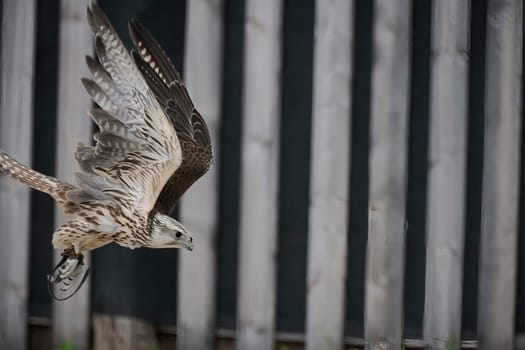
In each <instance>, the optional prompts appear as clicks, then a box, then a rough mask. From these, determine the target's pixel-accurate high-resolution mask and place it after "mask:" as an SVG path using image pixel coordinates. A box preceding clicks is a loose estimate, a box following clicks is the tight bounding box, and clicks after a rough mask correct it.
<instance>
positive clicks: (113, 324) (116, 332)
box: [93, 314, 157, 350]
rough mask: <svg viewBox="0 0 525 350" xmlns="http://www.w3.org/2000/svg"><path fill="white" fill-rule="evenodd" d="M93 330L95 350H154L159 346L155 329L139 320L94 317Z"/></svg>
mask: <svg viewBox="0 0 525 350" xmlns="http://www.w3.org/2000/svg"><path fill="white" fill-rule="evenodd" d="M93 330H94V334H93V338H94V344H93V345H94V346H93V348H94V349H95V350H113V349H119V350H128V349H129V350H132V349H133V350H152V349H155V348H156V346H157V335H156V332H155V327H153V325H152V324H151V323H149V322H146V321H144V320H141V319H138V318H133V317H127V316H113V315H100V314H98V315H94V316H93Z"/></svg>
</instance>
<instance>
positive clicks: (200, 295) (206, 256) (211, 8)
mask: <svg viewBox="0 0 525 350" xmlns="http://www.w3.org/2000/svg"><path fill="white" fill-rule="evenodd" d="M222 5H223V4H222V0H216V1H205V0H196V1H190V2H188V4H187V16H186V23H187V29H186V40H185V42H186V48H185V63H184V67H185V74H184V79H185V82H186V85H187V87H188V90H189V93H190V95H191V96H192V98H193V102H194V103H195V105H196V106H197V108H198V109H199V111H200V112H201V113H202V115H203V116H204V118H205V119H206V122H207V124H208V128H209V130H210V133H211V137H212V142H213V153H214V163H213V166H212V168H211V169H210V170H209V171H208V173H207V174H205V175H204V177H202V178H201V179H200V180H198V181H197V183H195V185H193V186H192V187H191V188H190V189H189V191H188V193H186V194H185V195H184V197H183V199H182V205H181V211H180V217H181V221H182V222H183V223H184V225H186V227H187V228H188V229H189V230H190V232H192V234H193V236H194V239H195V251H193V252H191V253H190V252H187V251H181V252H180V253H179V258H180V260H179V275H178V280H179V282H178V286H179V289H178V303H177V311H178V320H177V323H178V327H177V349H203V350H205V349H210V350H211V349H212V348H214V344H215V318H216V317H215V298H216V294H215V291H216V245H215V240H216V238H215V237H216V233H217V212H218V209H217V208H218V166H219V158H218V157H219V152H220V150H219V148H218V146H219V129H220V117H221V115H220V113H221V98H222V95H221V87H222V69H221V67H222V63H221V62H222V9H223V6H222Z"/></svg>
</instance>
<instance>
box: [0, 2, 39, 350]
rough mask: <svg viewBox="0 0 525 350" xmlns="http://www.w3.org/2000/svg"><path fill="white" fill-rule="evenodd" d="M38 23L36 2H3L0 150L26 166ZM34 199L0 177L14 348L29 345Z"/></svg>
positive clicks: (5, 321) (5, 288)
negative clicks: (31, 217)
mask: <svg viewBox="0 0 525 350" xmlns="http://www.w3.org/2000/svg"><path fill="white" fill-rule="evenodd" d="M35 25H36V2H35V1H33V0H28V1H17V0H4V1H3V4H2V56H1V59H2V61H1V66H2V68H1V69H2V71H1V74H2V95H1V106H0V148H3V149H4V150H5V151H7V152H9V153H10V154H11V155H13V156H14V157H16V158H17V159H18V160H19V161H21V162H22V163H25V164H29V163H30V160H31V145H32V142H31V138H32V125H33V123H32V118H33V78H34V58H35ZM29 202H30V199H29V188H27V187H26V186H23V185H19V184H16V183H15V182H14V181H12V180H9V179H7V178H5V179H4V178H2V177H0V223H1V226H0V239H1V242H2V243H1V244H0V315H2V317H1V319H0V338H3V340H2V342H3V343H5V345H6V346H7V347H8V348H10V349H25V348H26V347H27V313H28V310H27V302H28V294H29V285H28V280H29V277H28V257H29V222H30V217H29V214H30V213H29V204H30V203H29ZM2 342H0V344H1V343H2Z"/></svg>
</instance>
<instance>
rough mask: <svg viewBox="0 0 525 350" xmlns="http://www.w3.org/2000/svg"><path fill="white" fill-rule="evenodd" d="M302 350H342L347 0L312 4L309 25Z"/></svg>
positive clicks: (348, 44) (348, 89)
mask: <svg viewBox="0 0 525 350" xmlns="http://www.w3.org/2000/svg"><path fill="white" fill-rule="evenodd" d="M315 26H316V27H315V32H316V37H315V44H314V45H315V46H314V83H313V114H312V118H313V121H312V125H313V127H312V166H311V169H312V175H311V176H312V179H311V183H310V196H311V201H310V203H311V204H310V214H309V215H310V218H309V220H310V224H309V231H310V232H309V237H308V284H307V286H308V289H307V315H306V347H307V349H312V350H313V349H342V348H343V343H344V327H343V320H344V312H345V308H344V303H345V300H344V296H345V286H346V264H347V260H346V255H347V229H348V226H347V221H348V203H349V198H348V195H349V192H348V187H349V174H350V164H349V160H350V158H349V157H348V152H349V150H350V121H351V117H350V105H351V103H350V97H351V85H352V79H351V78H352V54H351V52H352V29H353V1H348V0H318V1H317V7H316V22H315Z"/></svg>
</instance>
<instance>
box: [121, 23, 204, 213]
mask: <svg viewBox="0 0 525 350" xmlns="http://www.w3.org/2000/svg"><path fill="white" fill-rule="evenodd" d="M129 31H130V35H131V38H132V39H133V42H134V43H135V46H136V47H137V50H138V52H136V51H133V52H132V54H133V58H134V60H135V63H136V64H137V67H138V68H139V70H140V71H141V72H142V75H143V76H144V79H145V80H146V83H147V84H148V86H149V87H150V89H151V91H152V92H153V93H154V95H155V97H156V98H157V101H158V102H159V103H160V105H161V106H162V109H163V110H164V112H165V113H166V115H168V116H169V118H170V119H171V121H172V123H173V125H174V126H175V130H176V132H177V136H178V138H179V141H180V144H181V148H182V164H181V166H180V167H179V168H178V169H177V171H176V172H175V174H173V176H172V177H171V178H170V179H169V181H168V182H167V184H166V186H164V189H163V190H162V192H161V194H160V195H159V198H158V200H157V203H156V206H155V207H156V209H157V210H159V211H161V212H163V213H167V214H169V213H170V212H171V211H172V210H173V208H174V206H175V204H177V201H178V200H179V198H180V197H181V196H182V195H183V194H184V192H186V190H187V189H188V188H189V187H190V186H191V185H192V184H193V183H194V182H195V181H197V179H199V178H200V177H201V176H202V175H204V174H205V173H206V172H207V171H208V169H209V168H210V165H211V162H212V159H213V153H212V146H211V140H210V134H209V131H208V127H207V125H206V122H205V121H204V119H203V118H202V116H201V115H200V114H199V112H198V111H197V110H196V109H195V106H194V105H193V102H192V101H191V98H190V96H189V95H188V91H187V90H186V87H185V86H184V83H183V82H182V79H181V77H180V74H179V73H178V72H177V70H176V69H175V67H174V66H173V64H172V63H171V61H170V59H169V58H168V56H167V55H166V53H165V52H164V50H163V49H162V48H161V47H160V45H159V44H158V43H157V41H156V40H155V39H154V38H153V36H152V35H151V34H150V33H149V32H148V30H147V29H146V28H144V26H142V25H141V24H140V23H139V22H138V21H136V20H134V19H131V20H130V21H129Z"/></svg>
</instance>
